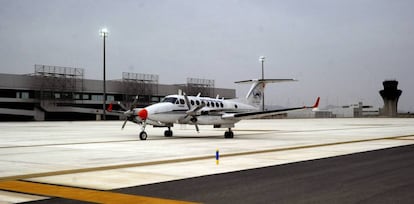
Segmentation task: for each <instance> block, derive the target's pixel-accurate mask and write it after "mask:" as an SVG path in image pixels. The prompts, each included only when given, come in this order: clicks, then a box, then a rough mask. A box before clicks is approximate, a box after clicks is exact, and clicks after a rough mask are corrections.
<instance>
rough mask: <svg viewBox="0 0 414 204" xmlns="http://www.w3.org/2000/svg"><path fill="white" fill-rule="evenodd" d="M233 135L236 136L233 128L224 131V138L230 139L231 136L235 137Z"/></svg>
mask: <svg viewBox="0 0 414 204" xmlns="http://www.w3.org/2000/svg"><path fill="white" fill-rule="evenodd" d="M233 137H234V134H233V131H231V128H229V130H228V131H226V132H224V138H226V139H230V138H233Z"/></svg>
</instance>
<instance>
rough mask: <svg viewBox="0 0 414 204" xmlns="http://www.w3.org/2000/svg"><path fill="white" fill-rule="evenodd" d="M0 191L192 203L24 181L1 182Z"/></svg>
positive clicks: (95, 200)
mask: <svg viewBox="0 0 414 204" xmlns="http://www.w3.org/2000/svg"><path fill="white" fill-rule="evenodd" d="M0 189H2V190H7V191H14V192H19V193H28V194H34V195H42V196H49V197H59V198H66V199H72V200H79V201H86V202H93V203H148V204H151V203H166V204H190V203H193V202H186V201H178V200H169V199H162V198H155V197H148V196H139V195H130V194H122V193H114V192H109V191H98V190H91V189H82V188H74V187H67V186H57V185H50V184H42V183H34V182H26V181H3V182H0Z"/></svg>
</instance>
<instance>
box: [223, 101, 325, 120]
mask: <svg viewBox="0 0 414 204" xmlns="http://www.w3.org/2000/svg"><path fill="white" fill-rule="evenodd" d="M319 99H320V98H319V97H318V99H316V102H315V104H314V105H313V106H302V107H295V108H286V109H277V110H268V111H255V112H248V113H229V114H224V115H223V116H222V118H223V119H238V120H241V119H253V118H260V117H265V116H271V115H278V114H283V113H288V112H291V111H295V110H304V109H310V108H312V109H313V110H317V108H318V106H319Z"/></svg>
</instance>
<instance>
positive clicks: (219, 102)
mask: <svg viewBox="0 0 414 204" xmlns="http://www.w3.org/2000/svg"><path fill="white" fill-rule="evenodd" d="M188 100H189V102H190V103H191V105H192V106H200V105H201V104H205V105H204V107H203V108H201V109H200V110H198V111H197V112H196V113H195V116H196V117H197V120H196V121H195V120H192V117H186V116H187V111H189V109H188V107H187V105H186V104H185V99H184V96H183V95H169V96H167V97H165V98H164V100H163V101H162V102H160V103H156V104H153V105H150V106H147V107H145V109H146V111H147V117H146V120H147V123H148V124H151V125H158V126H171V125H172V124H173V123H178V124H199V125H226V124H227V125H230V124H234V123H236V122H238V121H240V120H237V119H225V118H223V115H225V114H229V113H242V112H251V111H257V110H258V108H256V107H254V106H252V105H249V104H245V103H242V102H239V101H237V100H234V99H231V100H224V99H217V98H208V97H197V96H188ZM141 119H142V118H140V116H139V115H138V116H137V118H136V120H141Z"/></svg>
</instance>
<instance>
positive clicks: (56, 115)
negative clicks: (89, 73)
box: [0, 65, 236, 121]
mask: <svg viewBox="0 0 414 204" xmlns="http://www.w3.org/2000/svg"><path fill="white" fill-rule="evenodd" d="M84 73H85V71H84V69H82V68H73V67H60V66H50V65H35V71H34V73H32V74H26V75H17V74H0V120H3V121H10V120H36V121H42V120H99V119H101V115H102V114H103V110H102V107H103V81H102V80H94V79H85V78H84ZM180 89H181V90H183V91H185V92H186V93H187V94H189V95H196V94H198V93H201V95H203V96H208V97H215V96H216V95H219V96H220V97H224V98H234V97H235V95H236V91H235V90H234V89H225V88H215V86H214V80H209V79H198V78H187V83H183V84H174V85H167V84H159V76H158V75H153V74H139V73H128V72H123V73H122V79H117V80H106V93H107V94H106V104H111V103H112V104H113V108H114V109H121V106H124V107H129V106H130V105H131V103H132V101H133V99H134V98H135V97H136V96H138V107H144V106H147V105H149V104H152V103H156V102H159V101H160V100H161V99H162V98H163V97H164V96H166V95H169V94H173V93H177V92H178V90H180ZM118 101H119V102H120V105H119V104H118ZM106 115H107V117H106V118H107V119H116V120H118V119H120V117H122V116H119V115H118V114H114V113H109V112H107V113H106Z"/></svg>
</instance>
